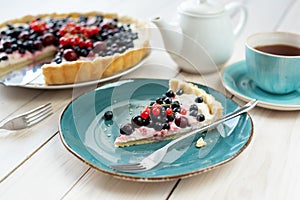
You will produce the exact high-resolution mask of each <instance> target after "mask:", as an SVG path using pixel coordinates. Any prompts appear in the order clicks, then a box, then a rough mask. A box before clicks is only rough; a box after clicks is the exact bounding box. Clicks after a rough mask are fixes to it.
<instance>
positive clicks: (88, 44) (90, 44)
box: [85, 40, 93, 48]
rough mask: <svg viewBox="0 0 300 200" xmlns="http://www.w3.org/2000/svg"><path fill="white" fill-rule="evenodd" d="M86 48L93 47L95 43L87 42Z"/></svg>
mask: <svg viewBox="0 0 300 200" xmlns="http://www.w3.org/2000/svg"><path fill="white" fill-rule="evenodd" d="M85 47H87V48H91V47H93V42H92V41H91V40H86V41H85Z"/></svg>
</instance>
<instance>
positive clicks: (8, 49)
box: [5, 48, 13, 54]
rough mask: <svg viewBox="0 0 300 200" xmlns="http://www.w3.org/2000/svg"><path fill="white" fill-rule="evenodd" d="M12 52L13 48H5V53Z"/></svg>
mask: <svg viewBox="0 0 300 200" xmlns="http://www.w3.org/2000/svg"><path fill="white" fill-rule="evenodd" d="M12 52H13V50H12V49H11V48H7V49H5V53H7V54H11V53H12Z"/></svg>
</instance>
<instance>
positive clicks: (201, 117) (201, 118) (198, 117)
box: [196, 114, 205, 122]
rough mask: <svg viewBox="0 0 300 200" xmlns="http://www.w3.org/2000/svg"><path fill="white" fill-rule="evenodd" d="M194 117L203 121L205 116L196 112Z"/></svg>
mask: <svg viewBox="0 0 300 200" xmlns="http://www.w3.org/2000/svg"><path fill="white" fill-rule="evenodd" d="M196 118H197V120H198V121H199V122H203V121H204V120H205V116H204V115H203V114H198V115H197V117H196Z"/></svg>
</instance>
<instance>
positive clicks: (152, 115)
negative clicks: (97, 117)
mask: <svg viewBox="0 0 300 200" xmlns="http://www.w3.org/2000/svg"><path fill="white" fill-rule="evenodd" d="M222 112H223V107H222V104H221V103H220V102H219V101H217V100H216V99H215V97H214V96H212V95H211V94H208V93H207V92H206V91H205V90H203V89H201V88H199V87H197V86H196V85H194V84H192V83H187V82H184V81H181V80H178V79H172V80H170V81H169V90H168V91H166V93H165V94H163V95H162V96H160V97H157V99H156V101H154V102H151V103H149V105H147V106H145V108H143V109H141V111H140V114H139V115H135V116H132V118H131V121H130V122H128V123H126V124H124V125H122V126H121V128H120V134H119V136H118V137H117V138H116V139H115V146H117V147H125V146H131V145H138V144H145V143H152V142H158V141H162V140H167V139H172V138H176V137H178V136H181V135H182V134H184V133H186V132H187V131H189V130H191V129H192V128H196V127H201V126H204V125H207V124H210V123H212V122H214V121H216V120H217V119H219V118H220V117H221V116H222ZM110 116H111V115H110Z"/></svg>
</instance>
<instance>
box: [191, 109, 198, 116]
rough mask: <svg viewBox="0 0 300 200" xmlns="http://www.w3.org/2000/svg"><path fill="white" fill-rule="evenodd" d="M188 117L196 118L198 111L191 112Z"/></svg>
mask: <svg viewBox="0 0 300 200" xmlns="http://www.w3.org/2000/svg"><path fill="white" fill-rule="evenodd" d="M190 115H191V116H193V117H196V116H197V115H198V111H197V110H191V111H190Z"/></svg>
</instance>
